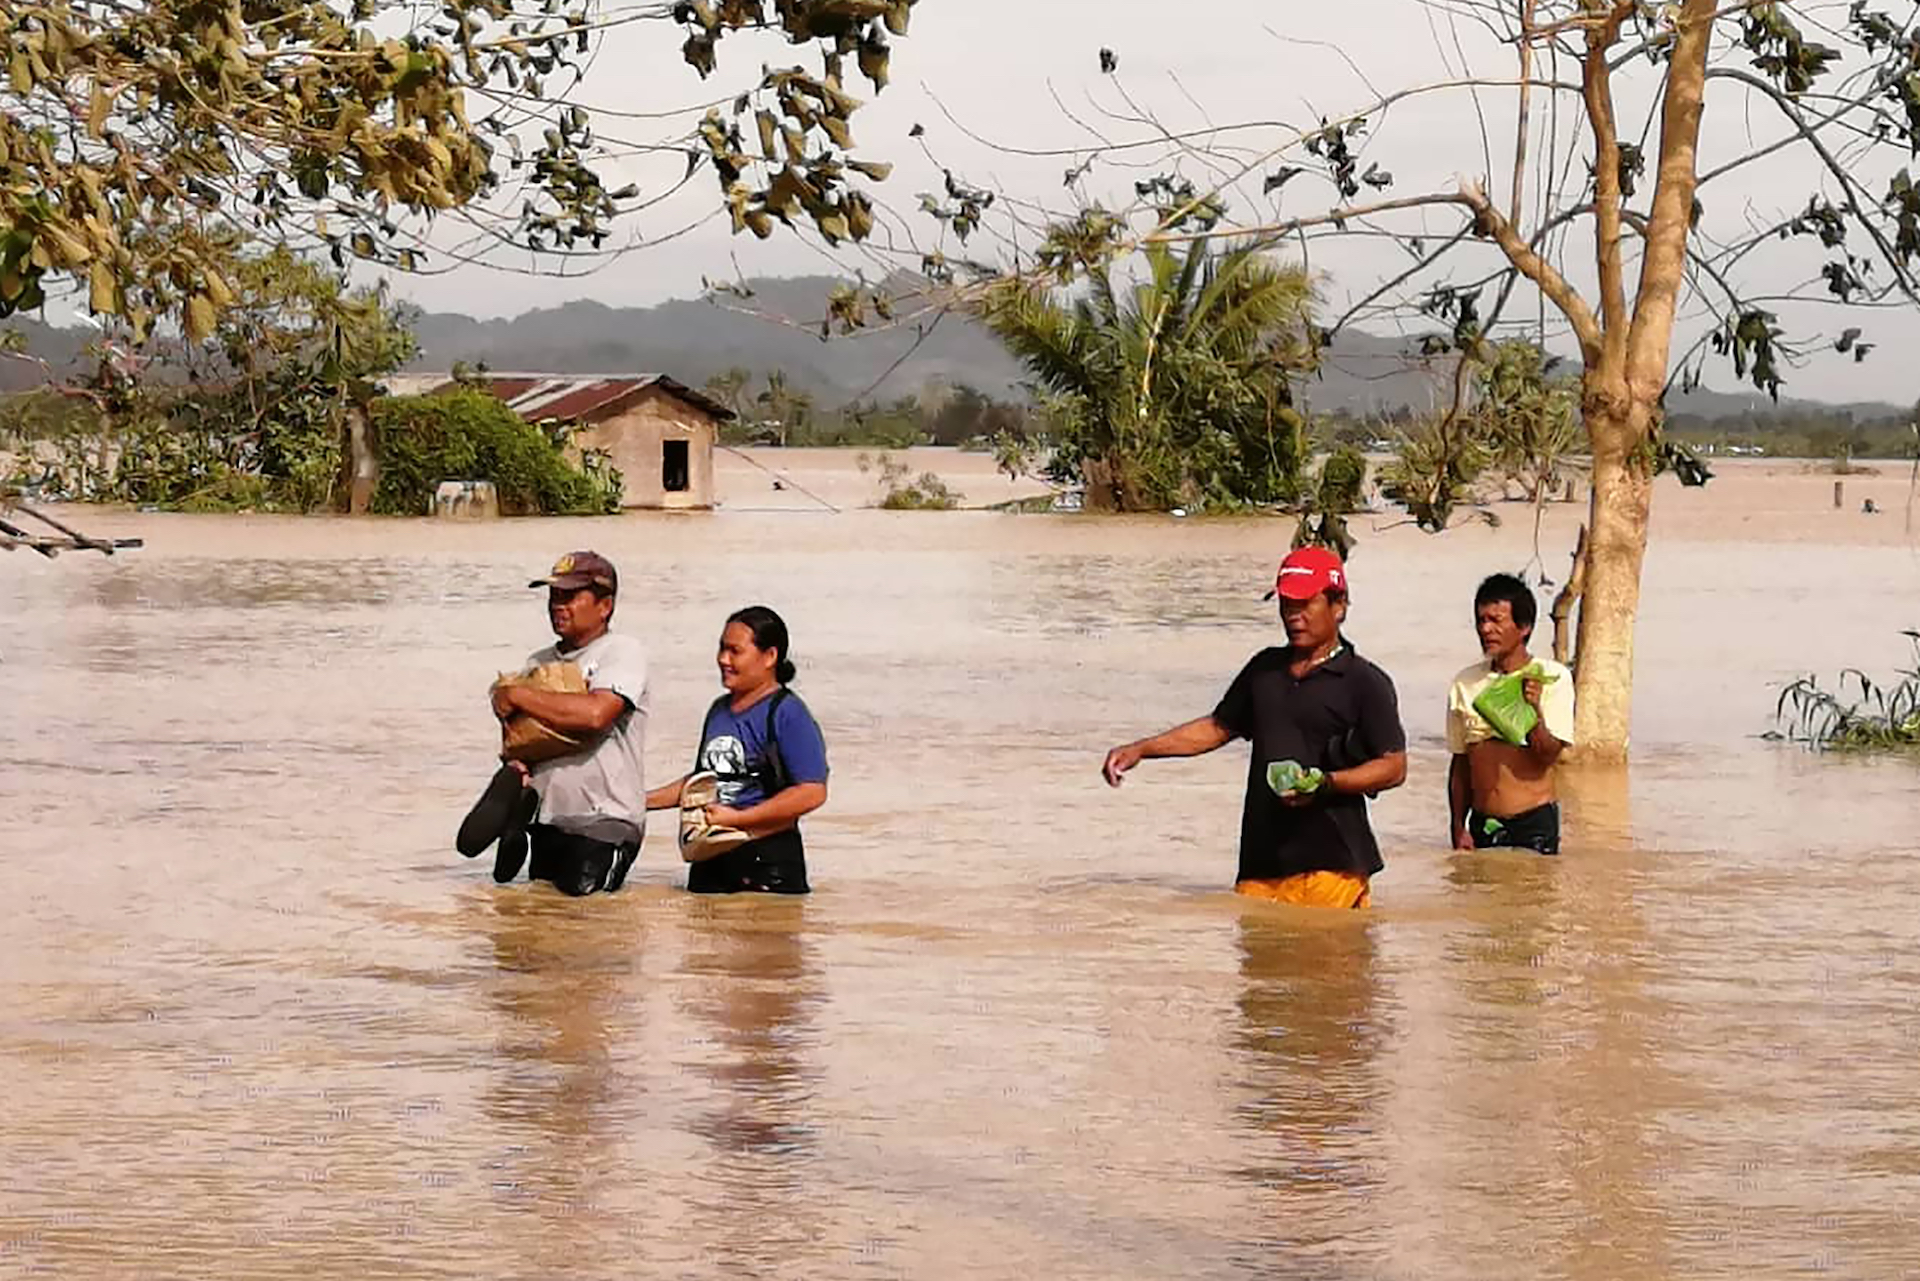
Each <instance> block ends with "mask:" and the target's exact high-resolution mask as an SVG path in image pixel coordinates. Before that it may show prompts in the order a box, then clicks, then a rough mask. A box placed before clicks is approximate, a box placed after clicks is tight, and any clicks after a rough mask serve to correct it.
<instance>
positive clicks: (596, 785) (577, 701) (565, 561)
mask: <svg viewBox="0 0 1920 1281" xmlns="http://www.w3.org/2000/svg"><path fill="white" fill-rule="evenodd" d="M528 585H529V586H531V587H544V588H546V589H547V620H548V622H550V623H551V624H552V626H553V632H554V635H555V636H556V637H557V638H558V639H557V641H556V643H555V644H552V645H549V646H547V647H546V648H545V649H542V650H539V651H538V652H536V653H535V654H533V655H532V656H531V657H530V658H529V659H528V660H527V662H528V665H529V666H530V667H541V666H546V665H548V664H554V663H571V664H573V665H574V666H576V667H578V668H579V670H580V675H581V676H582V677H583V678H584V681H585V684H586V692H585V693H579V694H568V693H557V692H553V691H550V690H542V689H536V688H530V687H528V686H525V685H514V684H503V685H501V686H498V687H496V689H495V691H494V695H493V710H494V714H495V715H496V716H499V717H500V718H501V719H502V720H505V719H506V718H508V717H510V716H514V715H516V714H524V715H527V716H531V717H533V718H534V719H535V720H538V721H540V722H542V723H543V724H545V725H547V726H549V727H551V728H552V729H554V730H557V731H559V732H560V733H561V734H564V735H567V736H570V737H573V738H577V739H580V740H581V741H582V742H583V743H585V744H586V746H585V747H584V748H583V749H582V750H580V751H578V752H574V753H571V754H568V755H564V756H557V757H554V758H552V759H550V760H543V761H539V762H537V763H535V764H533V765H530V766H528V767H527V777H528V779H529V781H530V783H531V786H532V787H533V789H534V791H536V792H537V793H538V794H539V798H540V799H539V809H538V812H537V816H536V818H535V821H534V822H533V823H532V824H531V826H529V827H528V828H527V837H528V842H527V846H530V847H531V852H532V861H531V866H530V868H529V875H530V876H531V877H532V878H533V879H534V880H537V881H551V882H552V883H553V885H554V886H555V887H556V888H557V889H559V890H560V891H561V892H562V893H565V894H572V895H580V894H592V893H593V892H595V891H596V890H617V889H619V888H620V886H621V884H622V882H624V881H625V880H626V876H627V870H628V869H629V868H631V867H632V866H633V861H634V859H635V858H636V857H637V856H638V855H639V852H640V838H641V835H642V833H643V832H644V830H645V827H646V821H647V783H646V774H645V770H644V766H643V756H644V747H645V739H646V728H647V711H648V706H649V702H650V700H649V698H648V693H647V657H646V654H645V652H644V651H643V650H642V649H641V648H640V642H639V641H637V640H635V639H633V638H632V637H631V636H620V635H615V634H614V633H612V632H610V631H608V630H607V627H608V624H609V623H610V622H611V621H612V619H613V609H614V601H615V598H616V597H617V596H618V594H619V590H620V578H619V575H618V574H617V573H615V571H614V568H613V565H612V563H611V562H609V561H608V560H607V559H606V558H605V557H604V556H601V555H599V554H598V553H596V552H590V551H584V552H572V553H569V554H568V555H565V556H562V557H561V558H560V559H559V560H558V561H556V562H555V563H554V566H553V569H552V570H551V571H550V572H549V573H548V574H547V576H546V577H544V578H536V579H534V580H533V582H532V583H530V584H528ZM486 804H487V798H486V797H483V798H482V800H481V806H482V807H484V806H485V805H486ZM505 808H507V809H512V808H514V807H513V806H507V807H505ZM478 812H479V808H476V813H478ZM527 846H521V845H517V844H510V843H509V841H508V840H507V839H506V838H504V837H503V838H502V839H501V841H500V853H499V855H498V856H497V859H496V862H495V864H494V873H493V875H494V879H495V880H497V881H502V882H505V881H510V880H512V879H513V878H514V877H515V876H516V875H518V874H519V871H520V859H521V854H520V852H519V851H521V850H524V849H525V848H527Z"/></svg>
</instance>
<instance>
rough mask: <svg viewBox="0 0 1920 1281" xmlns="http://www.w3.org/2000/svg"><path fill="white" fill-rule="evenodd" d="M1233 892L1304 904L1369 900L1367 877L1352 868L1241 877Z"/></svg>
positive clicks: (1353, 903) (1347, 904)
mask: <svg viewBox="0 0 1920 1281" xmlns="http://www.w3.org/2000/svg"><path fill="white" fill-rule="evenodd" d="M1233 892H1234V893H1235V894H1245V895H1246V896H1247V897H1248V898H1258V899H1266V900H1267V901H1268V902H1270V903H1298V904H1300V905H1302V906H1304V907H1345V908H1352V907H1365V906H1367V905H1368V904H1369V903H1371V902H1372V901H1373V897H1372V895H1371V894H1369V893H1368V891H1367V878H1366V877H1364V876H1355V875H1354V874H1353V873H1352V872H1301V873H1299V874H1298V875H1296V876H1283V877H1281V878H1280V879H1278V880H1272V881H1241V882H1239V883H1238V884H1236V885H1235V886H1234V887H1233Z"/></svg>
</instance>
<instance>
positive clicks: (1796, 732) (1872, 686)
mask: <svg viewBox="0 0 1920 1281" xmlns="http://www.w3.org/2000/svg"><path fill="white" fill-rule="evenodd" d="M1901 634H1902V635H1904V636H1905V637H1906V638H1907V640H1908V641H1909V642H1910V643H1911V644H1912V645H1913V648H1914V661H1913V664H1912V666H1909V667H1904V668H1901V669H1900V670H1899V672H1898V674H1897V678H1896V679H1895V680H1894V682H1893V683H1892V684H1891V685H1881V684H1879V683H1877V682H1876V681H1874V680H1873V679H1872V678H1871V677H1869V676H1868V675H1867V674H1866V673H1864V672H1861V671H1859V670H1857V669H1855V668H1848V669H1847V670H1846V671H1843V672H1841V673H1840V679H1839V681H1838V682H1837V686H1838V692H1837V693H1836V692H1834V691H1830V690H1827V689H1823V688H1822V687H1821V685H1820V682H1819V681H1818V680H1817V679H1815V678H1814V677H1812V676H1802V677H1801V678H1800V679H1798V680H1796V681H1794V682H1792V683H1791V684H1789V685H1788V686H1787V687H1786V688H1785V689H1784V690H1782V691H1781V692H1780V701H1779V702H1778V703H1776V704H1774V709H1773V715H1774V720H1775V722H1776V723H1778V724H1782V725H1784V726H1786V732H1785V733H1784V734H1782V733H1779V732H1777V731H1776V732H1775V733H1774V734H1772V735H1770V737H1775V738H1786V739H1789V740H1791V741H1793V742H1798V743H1805V744H1807V745H1808V746H1811V747H1820V748H1828V747H1831V748H1840V749H1845V750H1852V751H1879V752H1887V751H1903V750H1912V749H1914V748H1917V747H1920V632H1915V631H1907V632H1903V633H1901ZM1849 686H1854V687H1857V688H1858V689H1859V691H1860V696H1859V697H1858V698H1857V699H1854V700H1852V701H1846V700H1845V698H1844V695H1845V693H1846V690H1847V688H1848V687H1849Z"/></svg>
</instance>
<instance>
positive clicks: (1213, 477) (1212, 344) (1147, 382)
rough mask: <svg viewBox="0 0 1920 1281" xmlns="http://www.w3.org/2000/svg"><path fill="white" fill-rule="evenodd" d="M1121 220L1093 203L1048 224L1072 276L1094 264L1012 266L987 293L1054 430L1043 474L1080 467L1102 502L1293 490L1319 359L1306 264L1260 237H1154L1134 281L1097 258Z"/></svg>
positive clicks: (1228, 501)
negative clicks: (1068, 287) (1067, 281)
mask: <svg viewBox="0 0 1920 1281" xmlns="http://www.w3.org/2000/svg"><path fill="white" fill-rule="evenodd" d="M1118 230H1119V224H1118V223H1117V221H1115V220H1114V219H1112V218H1111V217H1110V216H1109V215H1106V214H1105V213H1104V212H1103V211H1101V210H1099V209H1089V210H1086V211H1084V212H1083V213H1082V214H1081V215H1080V217H1079V219H1078V220H1077V221H1075V222H1073V223H1070V224H1066V225H1063V226H1061V227H1057V228H1055V229H1054V230H1053V231H1052V233H1051V234H1050V236H1049V238H1048V241H1047V244H1046V247H1045V248H1043V249H1042V251H1041V259H1042V261H1043V262H1048V261H1052V262H1055V263H1057V264H1058V265H1059V266H1060V267H1061V268H1062V270H1063V274H1066V275H1071V273H1072V270H1073V269H1074V268H1075V267H1077V266H1084V268H1085V270H1084V281H1083V284H1082V287H1081V288H1080V289H1078V290H1077V291H1076V292H1074V293H1071V294H1065V293H1062V292H1060V291H1059V290H1058V289H1057V288H1056V287H1055V286H1054V284H1050V283H1049V282H1046V281H1040V282H1035V281H1030V280H1024V279H1017V278H1016V279H1012V280H1009V281H1007V282H1005V283H1004V284H999V285H996V286H994V287H993V288H992V289H990V290H989V291H988V292H987V293H986V294H985V296H984V299H983V301H982V302H981V304H980V313H981V315H982V317H983V318H984V319H985V321H986V324H987V326H988V328H990V329H991V330H992V331H993V332H994V333H995V334H996V335H998V336H999V338H1000V339H1001V341H1002V342H1004V343H1005V344H1006V345H1007V347H1008V349H1009V350H1010V351H1012V352H1013V353H1014V354H1015V355H1016V356H1018V357H1019V358H1020V359H1021V361H1022V362H1023V363H1025V365H1026V366H1027V368H1028V370H1029V371H1030V372H1031V373H1032V375H1033V377H1034V380H1035V382H1036V384H1037V387H1038V390H1039V399H1040V403H1041V406H1042V409H1043V411H1044V412H1045V414H1046V416H1047V418H1048V419H1049V421H1050V423H1051V425H1052V428H1053V431H1052V446H1053V448H1052V456H1051V458H1050V459H1049V460H1048V462H1047V463H1046V464H1045V467H1044V469H1045V471H1046V472H1047V474H1049V475H1051V476H1053V477H1055V478H1057V479H1068V478H1071V479H1073V480H1077V481H1078V482H1079V483H1080V484H1081V485H1083V486H1084V487H1085V489H1086V500H1087V505H1088V506H1089V507H1092V508H1096V509H1097V508H1109V509H1117V510H1120V511H1164V510H1167V509H1169V508H1173V507H1183V508H1186V509H1189V510H1194V509H1201V508H1205V509H1209V510H1219V509H1222V508H1226V509H1232V508H1236V507H1247V506H1252V505H1259V504H1271V503H1282V502H1290V501H1293V500H1295V499H1297V498H1298V497H1299V493H1300V480H1301V477H1300V469H1301V465H1302V463H1303V461H1304V459H1305V457H1306V455H1307V452H1308V448H1307V437H1306V420H1305V419H1304V417H1303V416H1302V415H1301V413H1300V412H1299V411H1298V410H1297V409H1296V408H1295V407H1294V401H1293V394H1292V382H1291V380H1292V378H1293V377H1294V376H1295V375H1298V374H1301V373H1304V372H1306V371H1307V370H1309V369H1310V368H1311V367H1312V363H1313V341H1314V340H1313V333H1312V328H1311V325H1310V324H1309V320H1310V315H1311V306H1312V301H1313V298H1312V290H1311V287H1310V285H1309V282H1308V278H1307V275H1306V273H1305V272H1304V271H1302V270H1301V269H1300V268H1298V267H1295V266H1290V265H1284V264H1282V263H1280V262H1278V261H1276V260H1275V259H1274V257H1273V256H1272V255H1270V254H1267V253H1265V252H1262V251H1261V250H1259V249H1258V248H1255V247H1253V246H1250V245H1241V246H1239V247H1234V248H1225V249H1223V248H1217V247H1214V246H1213V245H1211V244H1210V243H1209V242H1207V241H1193V242H1190V243H1189V244H1187V245H1186V246H1185V247H1184V248H1181V249H1174V248H1171V247H1169V246H1167V245H1165V244H1154V245H1152V246H1149V247H1148V248H1147V249H1146V250H1145V251H1144V252H1143V254H1142V260H1143V270H1142V276H1141V279H1140V280H1139V282H1138V283H1136V284H1134V285H1133V286H1132V287H1131V288H1129V287H1128V286H1127V284H1126V282H1125V281H1124V280H1120V279H1116V278H1115V276H1114V275H1113V274H1112V272H1111V271H1110V270H1109V267H1108V265H1107V263H1106V260H1105V259H1104V258H1103V257H1102V256H1101V250H1102V249H1103V248H1104V247H1105V243H1106V240H1107V239H1109V238H1111V237H1112V236H1114V235H1116V234H1117V232H1118ZM1089 242H1091V246H1092V247H1089ZM1055 283H1056V284H1057V282H1055Z"/></svg>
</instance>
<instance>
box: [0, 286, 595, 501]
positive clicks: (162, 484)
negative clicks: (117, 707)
mask: <svg viewBox="0 0 1920 1281" xmlns="http://www.w3.org/2000/svg"><path fill="white" fill-rule="evenodd" d="M234 283H235V286H236V287H237V289H238V290H239V293H238V295H237V297H236V298H235V299H234V301H233V302H232V304H231V305H230V306H228V307H227V308H226V309H225V310H224V311H223V312H222V313H221V314H220V317H219V320H218V323H217V324H216V325H215V326H214V330H213V332H212V334H211V336H210V337H209V338H208V339H207V340H206V341H204V342H200V343H180V344H174V345H171V346H165V345H156V346H155V347H153V348H151V349H149V350H148V351H147V353H146V354H144V355H141V356H138V357H136V356H134V355H133V354H132V353H130V352H129V351H128V350H126V349H125V348H122V347H119V346H117V345H115V344H113V343H111V342H103V343H101V344H100V345H99V346H98V347H96V349H95V351H94V357H95V364H94V369H93V372H92V374H91V375H90V376H89V377H88V378H86V379H84V380H83V381H80V382H78V383H75V384H71V385H68V386H65V387H61V388H58V389H54V388H44V389H41V390H38V391H32V392H26V393H21V394H19V395H15V396H11V397H7V398H5V400H4V401H0V455H6V454H11V455H12V463H11V466H9V467H6V468H0V484H8V485H12V486H15V487H19V488H21V489H24V490H26V491H27V492H30V493H36V494H45V495H46V496H48V497H57V498H67V499H75V500H81V501H89V502H122V503H130V504H136V505H142V506H157V507H165V508H177V509H181V510H188V511H219V510H256V511H294V512H311V511H317V510H325V509H332V508H340V507H345V506H347V505H348V501H349V497H350V494H351V492H352V489H353V486H354V481H353V454H354V450H355V441H356V440H358V441H359V442H360V446H361V448H362V449H363V451H364V452H365V453H366V454H367V455H368V456H369V457H370V459H371V460H372V462H373V463H374V464H375V468H374V469H377V470H378V472H379V480H378V484H377V487H375V488H374V490H373V492H372V493H371V495H365V496H364V497H370V498H371V506H372V509H373V510H377V511H387V512H405V513H413V514H424V513H425V512H426V511H427V509H428V506H429V504H430V502H431V501H432V495H433V490H434V488H435V487H436V486H437V485H438V484H439V483H440V482H441V481H443V480H448V479H471V480H488V481H492V482H494V483H495V485H496V486H497V487H498V488H499V490H500V494H501V499H502V503H503V506H504V507H505V509H507V510H510V511H525V512H547V513H555V514H562V513H576V512H602V511H609V510H613V509H615V508H616V507H617V504H618V496H619V476H618V473H616V472H613V471H612V469H611V468H609V467H607V466H605V465H604V461H603V460H598V459H595V458H592V457H587V458H585V459H584V460H583V464H582V465H575V464H574V463H573V462H571V461H570V460H569V459H568V458H567V457H566V455H565V452H564V450H563V446H564V444H565V440H564V436H563V435H561V434H556V433H549V432H546V431H543V430H542V429H541V428H539V427H535V426H532V425H530V424H527V423H525V422H522V421H521V420H520V419H519V417H518V416H516V415H514V414H513V413H511V412H510V411H509V410H507V408H506V407H505V406H504V405H502V404H501V403H500V402H499V401H498V400H496V399H494V398H493V397H491V396H489V395H486V394H485V393H481V392H458V393H454V394H452V395H450V396H448V397H447V398H446V401H445V403H444V404H438V405H422V404H415V403H412V402H410V401H408V400H406V399H400V400H390V399H383V398H381V397H380V394H379V393H380V380H381V379H383V378H385V377H386V376H387V375H388V374H390V373H392V372H393V371H394V370H395V369H398V368H399V367H400V366H401V365H402V364H403V363H405V362H406V361H407V360H408V359H410V358H411V357H412V355H413V353H414V350H415V348H414V340H413V335H412V332H411V331H410V329H409V327H408V325H409V321H410V318H411V317H410V312H409V311H408V310H407V309H406V308H404V307H401V306H398V305H395V304H393V303H392V302H390V301H389V300H388V299H387V297H386V295H385V294H384V293H383V292H382V291H380V290H377V289H357V290H356V289H349V288H348V287H347V286H346V284H345V281H344V279H343V277H342V276H341V275H340V274H339V273H337V272H334V271H332V270H330V269H328V268H326V267H323V266H320V265H317V264H315V263H313V262H311V261H309V260H306V259H303V258H300V257H298V256H297V255H295V254H292V253H291V252H288V251H286V250H276V251H274V252H272V253H268V254H264V255H261V256H259V257H256V258H249V259H246V260H244V261H243V262H242V263H241V264H240V265H239V267H237V268H236V269H235V271H234ZM374 469H370V470H374Z"/></svg>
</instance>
